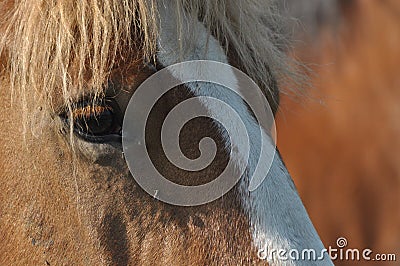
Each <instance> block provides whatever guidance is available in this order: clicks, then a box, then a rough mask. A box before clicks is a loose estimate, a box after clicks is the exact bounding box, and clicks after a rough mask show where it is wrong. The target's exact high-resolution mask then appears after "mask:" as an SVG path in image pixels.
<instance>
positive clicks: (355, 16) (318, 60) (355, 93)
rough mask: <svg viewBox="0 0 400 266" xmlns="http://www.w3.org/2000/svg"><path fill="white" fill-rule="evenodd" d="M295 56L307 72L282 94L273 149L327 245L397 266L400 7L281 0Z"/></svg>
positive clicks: (381, 2) (374, 0)
mask: <svg viewBox="0 0 400 266" xmlns="http://www.w3.org/2000/svg"><path fill="white" fill-rule="evenodd" d="M280 1H281V3H280V4H281V9H282V11H283V13H284V14H285V15H287V16H293V17H294V18H296V19H291V20H290V24H291V25H290V27H289V28H290V30H291V31H292V32H293V33H294V36H293V39H294V49H293V51H291V55H292V56H293V57H295V58H297V59H298V60H300V61H302V62H304V63H305V65H306V66H307V67H309V68H310V69H311V70H312V72H311V74H310V80H311V84H312V85H311V86H310V88H308V89H307V93H308V95H307V96H296V95H293V94H289V95H286V94H283V95H282V98H281V109H280V111H279V113H278V116H277V131H278V147H279V149H280V151H281V154H282V156H283V158H284V161H285V162H286V164H287V167H288V169H289V171H290V173H291V174H292V176H293V178H294V180H295V183H296V185H297V188H298V190H299V193H300V195H301V197H302V199H303V201H304V204H305V205H306V208H307V210H308V212H309V214H310V216H311V219H312V221H313V222H314V225H315V227H316V228H317V230H318V232H319V234H320V236H321V238H322V240H323V242H324V244H325V246H332V247H333V248H336V247H337V246H336V240H337V239H338V238H339V237H345V238H346V239H347V241H348V245H347V248H358V249H364V248H369V249H371V250H373V254H374V253H396V257H397V262H376V261H375V262H368V263H367V262H365V261H361V262H357V261H340V260H336V261H335V262H334V263H335V265H365V264H367V265H400V1H399V0H358V1H357V0H280Z"/></svg>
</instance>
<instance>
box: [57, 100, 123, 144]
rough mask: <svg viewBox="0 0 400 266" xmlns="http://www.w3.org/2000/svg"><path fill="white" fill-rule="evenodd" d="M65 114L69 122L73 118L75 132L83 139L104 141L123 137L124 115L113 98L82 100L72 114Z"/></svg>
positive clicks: (118, 139)
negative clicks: (95, 100) (94, 100)
mask: <svg viewBox="0 0 400 266" xmlns="http://www.w3.org/2000/svg"><path fill="white" fill-rule="evenodd" d="M65 114H66V115H65ZM65 114H64V118H65V121H66V122H67V123H68V124H69V122H70V121H71V118H72V122H73V127H74V133H75V134H76V135H77V136H78V137H80V138H82V139H83V140H86V141H89V142H94V143H104V142H109V141H113V140H116V141H120V139H121V128H122V115H121V111H120V109H119V108H118V105H117V104H116V103H115V101H113V100H102V101H98V102H93V101H80V102H78V103H76V104H75V106H74V108H73V109H72V116H71V114H69V112H68V113H67V112H65Z"/></svg>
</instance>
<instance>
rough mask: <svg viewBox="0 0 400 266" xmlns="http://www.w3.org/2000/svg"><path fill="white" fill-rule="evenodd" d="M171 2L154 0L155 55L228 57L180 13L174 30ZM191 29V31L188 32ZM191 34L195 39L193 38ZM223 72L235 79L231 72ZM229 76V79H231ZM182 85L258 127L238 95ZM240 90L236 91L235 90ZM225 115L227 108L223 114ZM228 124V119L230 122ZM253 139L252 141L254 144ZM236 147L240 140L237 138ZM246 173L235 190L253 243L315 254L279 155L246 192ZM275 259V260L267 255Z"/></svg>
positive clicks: (252, 161) (252, 162)
mask: <svg viewBox="0 0 400 266" xmlns="http://www.w3.org/2000/svg"><path fill="white" fill-rule="evenodd" d="M175 8H176V7H174V6H173V5H170V3H169V6H168V7H167V6H164V5H162V4H160V8H159V12H160V18H161V25H160V40H159V46H160V51H159V53H158V55H157V58H158V61H159V62H160V63H161V64H162V65H164V66H169V65H172V64H175V63H178V62H181V61H190V60H213V61H219V62H222V63H228V59H227V56H226V55H225V52H224V50H223V49H222V47H221V45H220V44H219V42H218V41H217V40H216V39H215V38H214V37H212V36H210V34H209V33H208V32H207V29H206V28H205V27H204V25H203V24H201V23H200V22H199V21H197V20H196V21H191V20H189V19H188V18H185V17H182V18H181V19H182V21H181V25H179V26H181V27H182V28H181V31H182V32H187V33H188V34H189V33H190V34H191V37H190V38H186V39H185V36H178V35H179V34H178V31H177V29H178V28H179V27H178V22H177V21H178V20H177V18H176V16H175V15H174V14H175ZM193 34H195V35H193ZM193 40H195V42H194V43H193ZM189 42H191V43H192V44H193V49H192V50H191V51H190V53H180V52H179V51H180V50H181V49H180V48H181V44H185V46H186V45H187V43H189ZM227 78H229V79H232V80H236V77H235V75H234V74H233V72H232V73H231V74H230V75H228V76H227ZM231 82H232V81H231ZM187 87H188V88H189V89H190V90H191V91H192V92H193V93H194V94H195V95H207V96H211V97H215V98H217V99H220V100H223V101H225V102H228V103H230V104H231V105H232V106H233V107H234V109H235V110H238V111H239V112H242V114H243V117H244V120H245V121H244V123H245V125H246V127H247V128H248V130H249V131H251V132H259V130H260V126H259V125H258V124H257V123H256V121H255V119H254V118H253V117H252V115H251V114H250V113H249V111H248V109H247V106H246V105H245V104H244V102H243V101H242V100H241V99H239V97H234V96H233V95H229V94H223V93H222V92H221V90H219V89H218V85H215V84H209V83H204V84H201V85H200V86H195V85H191V84H190V83H189V84H187ZM238 93H239V94H240V92H238ZM203 105H204V106H205V108H207V110H208V111H209V112H210V114H211V116H212V115H213V114H215V113H217V112H218V111H219V110H218V108H217V107H216V106H214V105H212V104H210V103H208V102H203ZM227 116H229V114H227ZM232 126H234V125H232ZM262 138H263V140H262V141H263V143H264V144H265V145H267V143H270V139H269V136H268V134H266V133H265V132H264V131H263V130H262ZM255 144H256V143H253V145H255ZM238 146H239V147H240V144H238ZM238 153H239V155H238V162H237V163H238V165H239V166H240V167H241V166H243V165H242V164H245V165H246V164H247V158H243V157H241V156H240V154H241V151H240V150H239V151H238ZM258 159H259V158H258V155H256V154H250V158H249V164H248V165H247V166H248V167H250V168H252V169H250V172H253V171H255V170H256V172H257V175H261V174H264V175H266V174H267V172H268V169H267V168H266V167H263V165H262V164H261V166H260V167H258V168H257V169H256V167H257V162H258ZM249 183H250V182H249V180H248V178H244V179H242V180H241V184H240V191H241V195H242V203H243V206H244V208H245V211H246V212H247V213H248V214H249V219H250V223H251V227H252V228H251V230H252V232H253V238H254V243H255V245H256V247H258V248H264V247H265V245H267V247H268V249H269V250H272V249H286V250H290V249H297V250H298V251H299V252H301V251H302V249H306V248H312V249H315V251H316V252H317V254H319V253H320V251H321V250H322V249H323V248H324V247H323V245H322V243H321V241H320V239H319V237H318V235H317V233H316V231H315V229H314V227H313V225H312V223H311V221H310V219H309V217H308V215H307V212H306V210H305V208H304V206H303V204H302V202H301V200H300V198H299V196H298V194H297V192H296V189H295V188H294V185H293V183H292V180H291V178H290V175H289V174H288V172H287V170H286V168H285V166H284V165H283V163H282V161H281V159H280V157H279V155H277V156H275V157H274V161H273V164H272V168H271V169H270V171H269V172H268V176H267V178H266V179H265V180H264V182H263V183H262V184H261V185H260V186H259V187H258V188H257V189H256V190H254V191H253V192H249V190H248V186H249ZM269 262H270V263H272V264H275V262H276V261H275V260H270V261H269ZM312 264H313V262H310V261H290V260H289V261H286V262H279V265H312ZM316 264H318V265H332V263H331V262H330V260H329V259H328V258H325V260H324V261H318V262H316Z"/></svg>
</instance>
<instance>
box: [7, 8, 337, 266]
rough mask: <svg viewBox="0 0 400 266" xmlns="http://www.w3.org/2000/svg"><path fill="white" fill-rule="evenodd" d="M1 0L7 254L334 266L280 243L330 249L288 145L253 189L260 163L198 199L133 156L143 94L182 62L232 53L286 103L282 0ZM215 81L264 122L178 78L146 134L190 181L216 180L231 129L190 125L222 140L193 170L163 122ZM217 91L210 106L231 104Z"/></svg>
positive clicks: (186, 145) (155, 154)
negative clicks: (291, 166) (138, 169)
mask: <svg viewBox="0 0 400 266" xmlns="http://www.w3.org/2000/svg"><path fill="white" fill-rule="evenodd" d="M0 10H1V11H0V12H1V13H0V58H1V61H0V62H1V64H0V80H1V83H0V87H1V92H0V93H1V110H2V112H3V113H2V115H1V116H0V123H1V125H2V128H3V130H1V133H0V136H1V137H0V142H1V147H2V149H1V150H0V158H1V159H0V162H1V164H0V168H1V174H0V180H1V182H0V187H1V191H2V193H1V198H0V235H1V236H2V244H1V245H0V264H1V265H10V264H17V265H40V264H45V265H158V264H167V265H176V264H187V265H215V264H222V265H232V264H237V265H249V264H261V265H262V264H266V263H269V264H271V265H332V262H331V260H330V258H329V256H327V255H326V254H325V256H322V257H321V258H320V259H319V261H316V260H309V259H307V258H291V257H290V258H288V259H283V258H280V257H279V256H278V255H277V252H278V251H280V250H283V251H289V250H295V251H297V252H300V253H301V252H302V251H303V250H313V251H314V252H316V253H317V254H320V253H321V254H323V253H324V246H323V244H322V242H321V240H320V238H319V236H318V234H317V232H316V230H315V228H314V227H313V225H312V223H311V221H310V219H309V217H308V214H307V211H306V209H305V207H304V206H303V204H302V202H301V200H300V197H299V195H298V193H297V191H296V188H295V186H294V184H293V182H292V180H291V177H290V175H289V173H288V172H287V170H286V167H285V165H284V163H283V161H282V159H281V156H280V155H279V153H278V152H277V153H276V154H275V156H274V157H273V161H272V165H271V170H270V171H268V173H267V172H265V173H263V174H265V175H266V178H265V179H264V180H263V182H262V183H261V184H259V186H258V188H257V189H255V190H253V191H249V190H247V189H243V187H245V188H247V185H248V184H249V183H251V180H249V175H250V173H251V172H252V171H254V166H253V165H252V164H250V166H248V167H247V168H246V171H245V172H244V174H243V176H242V178H241V180H240V181H239V183H238V184H237V185H235V186H234V187H233V188H232V189H231V190H230V191H229V192H228V193H226V194H224V195H222V196H221V197H219V198H218V199H216V200H214V201H212V202H208V203H205V204H201V205H199V206H176V205H171V204H166V203H165V202H162V201H160V200H158V199H157V195H150V194H148V193H146V192H145V191H144V190H143V189H142V187H141V186H140V184H138V183H137V182H136V181H135V180H136V179H135V178H136V177H135V176H134V175H132V174H131V171H130V169H129V168H128V166H127V163H126V161H125V158H124V150H123V149H124V147H122V146H123V145H122V144H121V132H122V131H123V130H122V129H123V126H124V125H122V121H125V119H129V117H128V118H127V117H126V116H125V117H124V114H125V112H127V110H128V109H129V101H130V99H131V98H132V97H134V96H135V91H136V90H138V89H139V87H140V85H141V84H143V83H145V82H146V80H147V79H148V78H150V77H151V76H152V75H154V74H157V73H158V71H161V70H162V69H164V68H168V67H169V66H170V65H173V64H175V63H179V62H185V61H188V60H217V61H220V62H221V63H224V64H227V63H229V64H230V65H232V66H234V67H236V68H237V69H240V70H241V71H243V73H246V74H247V75H248V76H249V77H250V78H252V79H253V80H254V81H255V83H256V84H257V85H258V86H259V87H260V88H261V89H262V91H263V95H264V96H265V98H266V99H267V101H268V103H269V106H271V110H272V112H273V113H276V111H277V109H278V102H279V98H278V94H279V84H280V82H283V81H284V80H285V79H291V78H293V79H296V78H297V77H298V74H297V71H296V70H295V69H294V67H293V65H292V62H291V61H290V60H288V58H287V57H286V55H285V52H284V51H283V47H285V38H284V37H283V35H281V30H282V27H281V22H280V21H281V18H280V16H279V15H278V14H277V10H276V7H275V5H274V3H273V1H246V2H244V1H229V3H228V2H225V1H211V0H197V1H196V0H194V1H181V0H165V1H163V0H157V1H156V0H135V1H134V0H132V1H129V0H124V1H117V0H90V1H89V0H83V1H76V0H72V1H71V0H69V1H64V0H61V1H44V0H2V1H1V2H0ZM159 85H160V86H161V84H159ZM194 88H196V89H194ZM213 93H214V94H219V95H220V96H222V97H225V98H226V99H228V101H229V100H232V103H233V104H235V105H236V106H234V107H235V108H236V109H237V110H240V115H241V117H244V118H245V119H247V121H250V122H248V124H247V125H248V127H250V130H252V129H255V130H259V131H261V132H264V129H262V128H261V129H260V127H258V128H257V123H256V122H261V121H256V120H255V119H254V118H253V113H252V112H251V111H250V110H249V109H248V106H247V105H246V104H245V103H244V101H239V100H237V99H236V98H235V97H239V96H238V95H232V94H229V93H227V92H226V91H225V90H223V88H221V87H218V86H217V87H213V89H210V87H207V85H204V84H202V83H198V84H197V85H196V86H191V85H182V86H177V87H176V88H173V89H172V90H171V91H169V92H168V93H166V94H165V95H164V97H162V98H161V99H160V100H159V101H158V102H157V104H156V106H155V109H154V112H152V113H151V114H150V116H149V118H148V121H147V124H146V128H147V129H148V130H146V132H149V134H148V135H146V140H147V142H146V145H147V146H146V148H147V149H148V150H149V153H150V154H151V156H152V162H153V163H154V165H155V166H157V168H158V169H160V171H162V172H163V175H165V176H166V177H167V178H168V179H169V180H171V181H173V182H175V183H178V184H183V185H187V186H193V185H198V184H204V183H205V182H208V181H209V180H210V179H211V178H215V176H217V175H218V174H219V173H221V172H222V171H223V170H224V168H225V167H226V165H227V164H228V160H229V158H228V157H229V152H227V151H228V150H229V145H228V144H227V139H226V138H225V135H224V134H223V133H224V132H223V129H221V127H220V125H219V124H218V123H217V122H215V121H214V120H213V119H211V118H207V117H199V118H198V119H194V120H192V121H190V125H188V126H187V127H184V128H182V131H181V132H180V134H179V138H180V140H179V144H180V148H181V150H182V151H183V153H184V155H185V156H186V157H188V158H197V157H199V156H200V150H199V148H198V147H196V145H193V143H198V142H199V141H200V140H201V139H203V138H204V137H211V138H212V139H213V140H214V141H215V143H216V148H217V152H216V155H215V158H214V160H213V162H212V164H211V165H210V167H207V168H205V169H203V170H201V171H197V172H193V171H192V172H190V171H184V170H183V169H179V168H177V167H175V166H174V165H171V164H170V163H169V162H168V158H167V157H166V156H165V154H163V152H162V147H161V145H160V130H161V127H162V121H163V119H165V118H166V117H167V115H168V113H169V112H170V111H171V110H172V109H173V107H174V106H175V105H176V104H177V103H179V102H182V101H184V100H186V99H190V98H192V97H194V96H199V95H211V96H212V95H214V94H213ZM232 97H233V98H232ZM207 103H208V102H205V104H203V105H202V108H204V109H205V111H208V112H209V113H218V111H219V110H216V109H215V108H214V106H213V105H212V104H207ZM223 115H224V116H225V117H228V118H229V117H230V116H231V115H230V114H223ZM233 126H235V125H234V124H233ZM262 136H264V135H262ZM122 137H123V136H122ZM264 137H267V136H266V135H265V136H264ZM230 148H231V150H234V149H233V148H232V147H230ZM240 152H241V150H239V151H238V153H240ZM254 154H255V155H254ZM256 155H257V152H254V151H251V153H250V155H249V158H250V157H251V156H253V157H254V156H256ZM253 157H251V158H253ZM134 159H135V158H134ZM137 159H138V160H139V159H141V158H137ZM261 164H263V162H261ZM260 250H261V251H262V252H263V253H265V254H266V256H260ZM325 251H326V250H325Z"/></svg>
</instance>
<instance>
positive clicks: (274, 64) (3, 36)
mask: <svg viewBox="0 0 400 266" xmlns="http://www.w3.org/2000/svg"><path fill="white" fill-rule="evenodd" d="M171 1H175V2H176V6H177V7H178V8H177V10H176V12H178V15H179V16H185V14H188V13H190V14H191V15H194V16H193V17H197V18H199V19H200V20H202V21H203V23H204V24H205V25H206V26H207V27H208V28H209V30H210V32H212V33H213V34H214V35H215V36H216V38H217V39H219V40H220V42H221V43H222V44H223V45H224V48H225V50H226V52H227V53H230V54H233V55H234V56H235V58H234V60H235V61H236V62H237V63H238V64H239V66H240V67H241V68H242V69H243V70H244V71H245V72H247V73H248V74H249V75H250V76H251V77H252V78H253V79H254V80H255V81H256V82H257V83H258V84H259V85H260V86H261V87H262V88H264V89H265V90H266V91H267V95H269V98H270V99H271V100H272V101H275V102H277V101H278V100H277V96H276V95H273V94H272V93H268V89H269V86H270V84H271V79H272V77H274V78H277V79H278V80H285V79H286V77H288V76H290V75H291V74H292V73H293V69H292V68H291V67H290V64H288V60H287V59H286V57H285V55H284V54H283V52H282V51H281V50H282V49H283V48H284V45H285V42H284V41H283V38H282V37H281V35H280V28H279V26H280V25H282V24H281V23H280V21H279V20H280V17H279V16H278V15H277V14H276V12H275V7H274V5H273V1H267V3H266V1H256V0H254V1H246V2H244V1H226V0H220V1H215V0H191V1H185V0H171ZM168 2H169V1H168V0H165V1H164V3H161V4H165V5H167V4H168ZM159 5H160V2H159V1H155V0H134V1H120V0H93V1H77V0H68V1H66V0H64V1H44V0H20V1H10V0H5V1H2V2H1V3H0V7H1V9H2V10H7V12H3V13H4V15H3V17H0V54H1V55H2V58H5V59H6V60H5V61H6V62H5V63H2V64H4V65H5V66H4V67H5V68H6V70H7V71H5V72H4V73H7V74H8V75H9V77H10V82H11V87H12V91H13V96H14V98H15V97H18V98H20V99H21V100H22V103H23V106H24V110H26V112H25V113H27V114H29V112H30V111H32V110H34V109H35V108H39V107H40V108H47V107H50V108H51V107H52V103H53V98H54V97H57V98H60V96H62V99H63V101H64V104H65V105H67V106H69V105H70V104H71V92H76V91H78V92H79V91H82V90H84V89H86V88H91V89H93V90H94V91H95V92H96V93H97V94H98V95H101V93H102V91H103V85H104V84H105V83H106V82H107V78H108V76H109V75H110V73H111V71H112V70H113V68H115V67H116V65H118V64H119V63H120V62H121V61H124V63H125V64H126V62H127V61H128V60H133V58H132V57H134V58H136V59H140V60H154V58H155V52H156V49H157V38H158V26H159V17H158V6H159ZM177 30H179V29H177ZM180 34H189V33H183V32H182V33H180ZM128 63H129V62H128ZM28 97H29V98H28ZM27 99H30V101H29V102H34V103H35V106H32V104H31V103H30V104H29V106H28V103H27ZM32 99H34V101H31V100H32ZM25 122H26V118H25Z"/></svg>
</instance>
